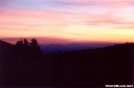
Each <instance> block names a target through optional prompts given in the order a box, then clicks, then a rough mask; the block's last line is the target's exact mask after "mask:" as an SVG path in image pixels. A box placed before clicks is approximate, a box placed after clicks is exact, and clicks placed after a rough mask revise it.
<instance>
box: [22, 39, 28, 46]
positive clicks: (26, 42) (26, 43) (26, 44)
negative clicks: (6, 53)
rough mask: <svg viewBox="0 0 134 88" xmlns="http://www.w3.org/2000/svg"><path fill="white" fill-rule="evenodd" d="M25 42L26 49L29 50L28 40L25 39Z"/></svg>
mask: <svg viewBox="0 0 134 88" xmlns="http://www.w3.org/2000/svg"><path fill="white" fill-rule="evenodd" d="M23 42H24V47H26V48H27V47H28V46H29V43H28V41H27V39H24V41H23Z"/></svg>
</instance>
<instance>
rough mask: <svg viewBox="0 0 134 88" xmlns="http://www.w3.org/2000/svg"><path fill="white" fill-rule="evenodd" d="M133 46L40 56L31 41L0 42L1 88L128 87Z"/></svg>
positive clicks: (37, 47) (131, 70)
mask: <svg viewBox="0 0 134 88" xmlns="http://www.w3.org/2000/svg"><path fill="white" fill-rule="evenodd" d="M133 54H134V44H133V43H126V44H120V45H119V44H118V45H114V46H108V47H104V48H97V49H86V50H79V51H73V52H64V53H63V52H60V51H59V52H57V53H51V54H47V55H44V54H43V53H42V51H41V50H40V48H39V45H38V43H37V41H35V39H33V40H32V41H31V42H30V43H28V42H27V40H24V41H22V40H21V41H18V42H17V43H16V45H12V44H10V43H7V42H4V41H2V40H0V86H1V87H13V86H17V87H43V86H47V87H91V88H95V87H97V88H98V87H105V85H106V84H111V85H113V84H118V85H129V84H130V85H132V84H133V59H134V56H133Z"/></svg>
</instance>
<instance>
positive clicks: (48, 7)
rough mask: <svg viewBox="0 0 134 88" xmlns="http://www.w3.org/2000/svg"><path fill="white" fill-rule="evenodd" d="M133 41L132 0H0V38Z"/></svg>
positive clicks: (133, 8)
mask: <svg viewBox="0 0 134 88" xmlns="http://www.w3.org/2000/svg"><path fill="white" fill-rule="evenodd" d="M20 38H28V39H30V38H37V39H38V40H39V42H40V43H41V44H46V43H47V44H50V43H59V44H60V43H74V42H79V43H89V42H112V43H124V42H134V0H0V39H3V40H6V41H8V42H11V43H14V42H15V41H16V40H18V39H20Z"/></svg>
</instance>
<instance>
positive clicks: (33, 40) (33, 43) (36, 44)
mask: <svg viewBox="0 0 134 88" xmlns="http://www.w3.org/2000/svg"><path fill="white" fill-rule="evenodd" d="M30 46H31V47H39V44H38V41H37V39H34V38H33V39H32V40H31V42H30Z"/></svg>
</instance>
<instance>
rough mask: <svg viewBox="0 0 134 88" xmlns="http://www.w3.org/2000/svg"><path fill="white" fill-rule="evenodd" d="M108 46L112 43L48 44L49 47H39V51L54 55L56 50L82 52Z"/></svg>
mask: <svg viewBox="0 0 134 88" xmlns="http://www.w3.org/2000/svg"><path fill="white" fill-rule="evenodd" d="M108 45H113V44H112V43H107V44H103V43H96V44H75V43H73V44H49V45H43V44H42V45H41V50H42V51H43V52H44V53H52V52H53V53H56V52H58V50H61V51H62V52H68V51H76V50H82V49H92V48H96V47H104V46H108Z"/></svg>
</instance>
